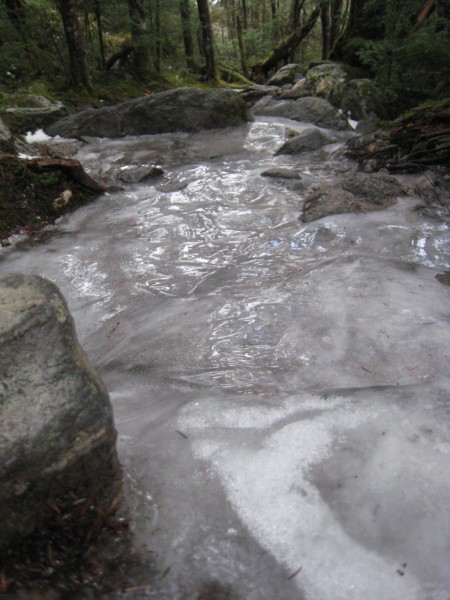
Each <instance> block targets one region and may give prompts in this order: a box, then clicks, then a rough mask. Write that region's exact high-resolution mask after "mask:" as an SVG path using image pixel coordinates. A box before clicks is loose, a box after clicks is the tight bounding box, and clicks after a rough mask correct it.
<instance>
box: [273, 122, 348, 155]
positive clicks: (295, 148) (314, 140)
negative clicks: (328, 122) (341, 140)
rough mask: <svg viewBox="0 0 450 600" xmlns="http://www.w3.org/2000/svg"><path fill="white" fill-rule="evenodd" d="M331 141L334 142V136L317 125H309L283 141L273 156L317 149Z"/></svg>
mask: <svg viewBox="0 0 450 600" xmlns="http://www.w3.org/2000/svg"><path fill="white" fill-rule="evenodd" d="M333 142H336V138H332V137H331V136H329V135H327V134H326V133H325V132H323V131H321V130H320V129H317V127H311V128H310V129H305V130H304V131H302V132H301V133H299V134H298V135H296V136H294V137H292V138H290V139H289V140H288V141H287V142H285V143H284V144H283V145H282V146H281V148H279V149H278V150H277V151H276V152H275V156H278V155H279V154H300V153H301V152H308V151H312V150H318V149H319V148H322V146H325V144H332V143H333Z"/></svg>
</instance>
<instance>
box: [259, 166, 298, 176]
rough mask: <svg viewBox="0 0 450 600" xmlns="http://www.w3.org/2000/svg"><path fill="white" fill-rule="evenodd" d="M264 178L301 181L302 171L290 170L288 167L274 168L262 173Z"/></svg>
mask: <svg viewBox="0 0 450 600" xmlns="http://www.w3.org/2000/svg"><path fill="white" fill-rule="evenodd" d="M261 175H262V177H274V178H279V179H301V178H302V175H301V171H300V170H299V169H288V168H286V167H278V168H277V167H274V168H273V169H267V170H266V171H263V172H262V173H261Z"/></svg>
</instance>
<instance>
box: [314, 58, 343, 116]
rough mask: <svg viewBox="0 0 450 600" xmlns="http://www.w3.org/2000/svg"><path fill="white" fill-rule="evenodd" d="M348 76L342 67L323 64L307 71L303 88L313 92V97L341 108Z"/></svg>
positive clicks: (330, 63) (331, 63) (333, 64)
mask: <svg viewBox="0 0 450 600" xmlns="http://www.w3.org/2000/svg"><path fill="white" fill-rule="evenodd" d="M348 80H349V75H348V73H347V71H346V69H345V68H344V65H341V64H339V63H333V62H325V63H322V64H320V65H316V66H315V67H312V68H311V69H309V70H308V72H307V73H306V76H305V86H306V87H309V88H310V89H311V90H312V91H313V95H314V96H320V97H321V98H325V99H326V100H328V101H329V102H330V103H331V104H332V105H333V106H335V107H336V108H340V107H341V102H342V97H343V92H344V87H345V84H346V83H347V81H348Z"/></svg>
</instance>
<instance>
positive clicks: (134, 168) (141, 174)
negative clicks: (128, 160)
mask: <svg viewBox="0 0 450 600" xmlns="http://www.w3.org/2000/svg"><path fill="white" fill-rule="evenodd" d="M161 175H164V171H163V170H162V169H161V168H160V167H155V166H154V165H127V166H125V167H122V168H121V169H120V171H119V173H118V175H117V179H120V181H123V182H124V183H139V182H140V181H145V180H147V179H155V178H156V177H160V176H161Z"/></svg>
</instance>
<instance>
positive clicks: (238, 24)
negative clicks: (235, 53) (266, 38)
mask: <svg viewBox="0 0 450 600" xmlns="http://www.w3.org/2000/svg"><path fill="white" fill-rule="evenodd" d="M236 28H237V36H238V43H239V54H240V56H241V66H242V73H243V74H244V77H245V78H246V79H248V78H249V72H248V64H247V53H246V50H245V44H244V34H243V31H242V24H241V19H240V17H239V15H236Z"/></svg>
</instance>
